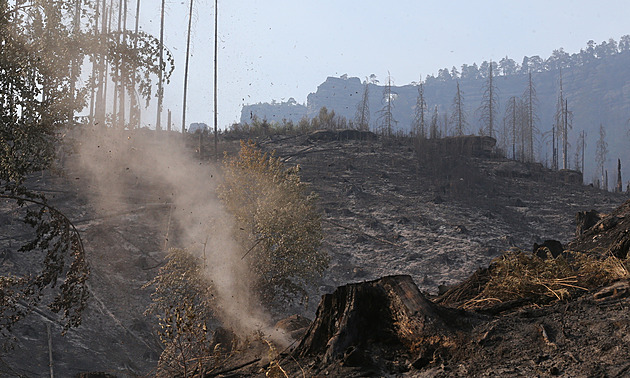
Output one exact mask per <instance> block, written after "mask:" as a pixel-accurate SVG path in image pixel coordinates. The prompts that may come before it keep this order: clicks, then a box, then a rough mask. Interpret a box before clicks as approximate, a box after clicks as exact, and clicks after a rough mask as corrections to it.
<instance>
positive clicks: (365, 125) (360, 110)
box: [354, 77, 370, 131]
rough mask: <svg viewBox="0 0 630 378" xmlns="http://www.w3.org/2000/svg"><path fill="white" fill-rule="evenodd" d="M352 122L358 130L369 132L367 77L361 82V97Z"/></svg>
mask: <svg viewBox="0 0 630 378" xmlns="http://www.w3.org/2000/svg"><path fill="white" fill-rule="evenodd" d="M354 122H355V124H356V127H357V128H358V129H359V130H363V131H369V130H370V87H369V83H368V78H367V77H366V78H365V81H364V82H363V95H362V96H361V101H360V102H359V104H358V105H357V112H356V114H355V116H354Z"/></svg>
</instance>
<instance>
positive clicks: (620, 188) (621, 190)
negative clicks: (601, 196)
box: [615, 159, 623, 193]
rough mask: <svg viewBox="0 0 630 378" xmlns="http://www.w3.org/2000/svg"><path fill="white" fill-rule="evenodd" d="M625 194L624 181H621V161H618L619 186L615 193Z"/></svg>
mask: <svg viewBox="0 0 630 378" xmlns="http://www.w3.org/2000/svg"><path fill="white" fill-rule="evenodd" d="M621 192H623V180H622V179H621V159H617V185H616V186H615V193H621Z"/></svg>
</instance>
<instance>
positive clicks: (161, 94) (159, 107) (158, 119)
mask: <svg viewBox="0 0 630 378" xmlns="http://www.w3.org/2000/svg"><path fill="white" fill-rule="evenodd" d="M164 3H165V0H162V9H161V11H160V53H159V54H160V63H159V64H160V66H159V67H160V70H159V71H158V93H157V97H158V98H157V100H158V103H157V117H156V120H155V130H156V131H159V130H162V124H161V122H162V100H163V97H164V83H163V82H162V75H163V74H162V65H163V64H164V5H165V4H164Z"/></svg>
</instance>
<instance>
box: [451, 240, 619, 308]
mask: <svg viewBox="0 0 630 378" xmlns="http://www.w3.org/2000/svg"><path fill="white" fill-rule="evenodd" d="M628 264H629V260H627V259H626V260H621V259H619V258H617V257H615V256H612V255H608V256H605V257H601V255H596V254H586V253H582V252H573V251H565V253H564V254H563V255H561V256H558V257H556V258H554V257H551V255H548V257H547V258H544V259H543V258H540V257H538V256H536V255H533V254H531V253H526V252H523V251H520V250H512V251H508V252H506V253H505V254H504V255H502V256H501V257H499V258H497V259H496V260H495V261H493V263H492V265H491V266H490V268H489V269H488V271H487V272H488V273H487V274H488V275H489V279H488V281H487V283H486V284H485V285H484V287H483V288H482V289H481V290H480V291H479V293H478V294H477V295H475V296H474V297H473V298H470V299H468V300H467V301H465V302H464V303H463V304H462V305H461V307H463V308H466V309H475V308H484V307H490V306H492V305H496V304H498V303H502V302H507V301H512V300H518V299H524V298H525V299H529V300H531V301H532V302H534V303H537V302H547V301H549V300H550V299H551V300H554V299H557V300H565V299H568V298H570V297H571V296H574V295H575V294H576V293H579V292H584V291H588V290H589V289H593V288H598V287H601V286H602V285H606V284H609V283H611V282H613V281H615V280H618V279H622V278H627V277H629V276H630V274H629V272H628Z"/></svg>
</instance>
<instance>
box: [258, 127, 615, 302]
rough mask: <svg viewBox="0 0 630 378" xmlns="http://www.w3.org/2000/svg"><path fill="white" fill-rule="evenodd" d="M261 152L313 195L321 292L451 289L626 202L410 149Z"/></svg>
mask: <svg viewBox="0 0 630 378" xmlns="http://www.w3.org/2000/svg"><path fill="white" fill-rule="evenodd" d="M260 145H261V146H262V147H263V148H265V149H267V150H268V151H274V150H275V151H276V154H277V155H278V156H281V157H283V158H284V160H285V161H286V162H287V163H288V164H299V165H300V166H301V167H302V170H301V173H302V177H303V180H304V181H306V182H309V183H311V184H312V187H313V190H314V191H315V192H316V193H318V194H319V196H320V203H321V208H322V211H323V213H324V219H325V222H324V226H325V229H326V233H325V239H324V248H326V249H327V250H328V251H329V253H330V255H331V256H332V258H333V265H332V267H331V269H330V270H329V271H328V273H327V275H326V279H325V280H324V282H325V283H324V284H325V285H328V286H326V287H325V288H323V289H325V291H326V290H327V291H332V290H333V289H334V287H336V286H338V285H343V284H346V283H348V282H353V281H362V280H370V279H376V278H379V277H383V276H386V275H392V274H409V275H411V276H412V277H413V278H414V280H415V282H416V284H417V285H418V286H419V288H420V289H421V290H422V291H424V292H429V293H436V292H437V290H438V286H439V285H446V286H448V285H453V284H455V283H457V282H460V281H462V280H464V279H465V278H466V277H468V276H469V275H470V274H471V273H473V272H474V271H475V270H476V269H477V268H479V267H485V266H487V265H488V263H489V262H490V261H491V260H492V259H493V258H495V257H497V256H499V255H500V254H501V253H502V252H503V251H506V250H508V249H509V248H512V247H518V248H521V249H523V250H531V249H532V247H533V244H534V243H539V244H540V243H542V242H543V241H544V240H547V239H554V240H558V241H560V242H562V243H563V244H566V243H568V242H569V241H570V240H572V239H573V238H574V237H575V227H576V225H575V214H576V213H577V212H578V211H584V210H590V209H596V210H598V211H600V212H604V213H607V212H610V211H612V210H613V209H614V208H616V207H617V206H619V205H620V204H621V203H622V202H623V201H624V200H625V199H626V198H627V195H625V194H614V193H609V192H605V191H603V190H598V189H596V188H593V187H590V186H584V185H578V184H571V183H565V182H564V177H563V176H560V175H558V174H557V173H556V172H552V171H550V170H547V169H545V168H543V167H542V166H541V165H539V164H531V165H526V164H521V163H518V162H514V161H509V160H506V159H502V158H496V157H495V158H492V157H466V156H437V157H435V158H434V159H429V160H427V159H419V158H418V153H417V149H416V146H414V143H413V142H412V141H410V140H408V139H407V140H405V139H401V140H390V141H380V140H379V141H375V142H372V141H357V140H349V141H328V142H322V141H310V140H309V139H308V138H306V137H298V138H290V139H286V138H274V139H271V140H269V139H268V140H264V141H261V142H260Z"/></svg>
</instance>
